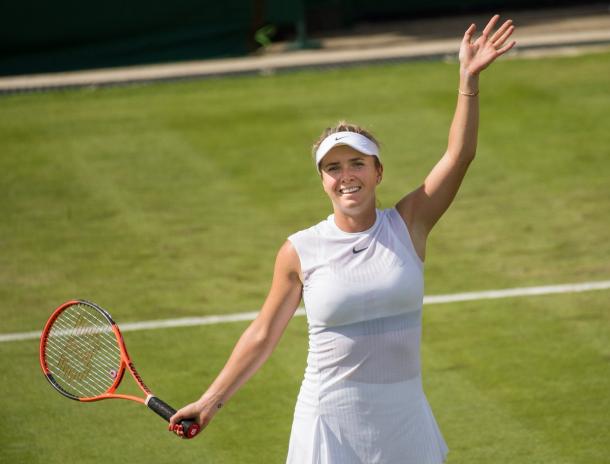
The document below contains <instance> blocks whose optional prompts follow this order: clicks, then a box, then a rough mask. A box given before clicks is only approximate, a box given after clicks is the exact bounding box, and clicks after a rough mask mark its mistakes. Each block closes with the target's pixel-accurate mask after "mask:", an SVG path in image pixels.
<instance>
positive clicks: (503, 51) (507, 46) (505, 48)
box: [496, 40, 517, 56]
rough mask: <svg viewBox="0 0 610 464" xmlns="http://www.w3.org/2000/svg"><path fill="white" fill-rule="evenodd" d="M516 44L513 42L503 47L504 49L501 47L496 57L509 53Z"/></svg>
mask: <svg viewBox="0 0 610 464" xmlns="http://www.w3.org/2000/svg"><path fill="white" fill-rule="evenodd" d="M516 43H517V42H515V41H514V40H513V41H512V42H511V43H509V44H508V45H505V46H504V47H502V48H501V49H500V50H498V51H497V52H496V55H497V56H500V55H503V54H504V53H506V52H507V51H509V50H510V49H511V48H513V47H514V46H515V44H516Z"/></svg>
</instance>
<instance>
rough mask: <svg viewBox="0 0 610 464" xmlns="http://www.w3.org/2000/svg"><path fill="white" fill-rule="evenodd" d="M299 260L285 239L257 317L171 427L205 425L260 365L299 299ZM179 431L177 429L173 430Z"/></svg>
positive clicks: (171, 422)
mask: <svg viewBox="0 0 610 464" xmlns="http://www.w3.org/2000/svg"><path fill="white" fill-rule="evenodd" d="M299 273H300V262H299V258H298V255H297V253H296V251H295V249H294V247H293V246H292V244H291V243H290V242H289V241H287V242H286V243H284V245H283V246H282V247H281V248H280V250H279V252H278V254H277V258H276V261H275V269H274V272H273V281H272V283H271V290H270V291H269V295H268V296H267V299H266V300H265V303H264V304H263V307H262V309H261V311H260V313H259V314H258V316H257V318H256V319H255V320H254V321H253V322H252V323H251V324H250V325H249V326H248V328H247V329H246V330H245V331H244V333H243V334H242V336H241V337H240V339H239V341H238V342H237V344H236V345H235V348H234V349H233V352H232V353H231V356H230V357H229V360H228V361H227V363H226V364H225V366H224V368H223V369H222V371H221V372H220V374H219V375H218V377H216V379H215V380H214V382H212V384H211V385H210V387H209V388H208V389H207V390H206V392H205V393H204V394H203V395H202V396H201V398H199V400H197V401H195V402H194V403H191V404H189V405H187V406H185V407H183V408H182V409H180V410H179V411H177V412H176V414H175V415H174V416H172V418H171V420H170V430H174V427H175V425H176V423H179V422H180V421H181V420H182V419H184V418H193V419H194V420H196V421H197V422H198V423H199V425H200V426H201V428H204V427H205V426H206V425H207V424H208V423H209V422H210V421H211V420H212V418H213V417H214V414H216V412H217V411H218V409H220V408H221V407H222V406H223V405H224V403H226V402H227V401H228V400H229V398H231V396H233V394H235V392H236V391H237V390H239V388H240V387H241V386H242V385H243V384H244V383H245V382H246V381H247V380H248V379H249V378H250V377H252V375H254V373H255V372H256V371H257V370H258V369H259V368H260V367H261V366H262V365H263V363H264V362H265V361H266V360H267V358H268V357H269V355H270V354H271V353H272V351H273V349H274V348H275V347H276V345H277V343H278V341H279V340H280V337H281V336H282V334H283V333H284V330H285V328H286V326H287V325H288V322H289V321H290V319H291V318H292V316H293V315H294V312H295V310H296V309H297V307H298V305H299V302H300V300H301V289H302V285H301V281H300V278H299ZM179 432H180V431H178V430H176V433H178V434H179V435H180V433H179Z"/></svg>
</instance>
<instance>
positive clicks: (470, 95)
mask: <svg viewBox="0 0 610 464" xmlns="http://www.w3.org/2000/svg"><path fill="white" fill-rule="evenodd" d="M458 93H459V94H460V95H465V96H466V97H476V96H477V95H478V94H479V90H478V89H477V91H476V92H474V93H468V92H462V90H461V89H458Z"/></svg>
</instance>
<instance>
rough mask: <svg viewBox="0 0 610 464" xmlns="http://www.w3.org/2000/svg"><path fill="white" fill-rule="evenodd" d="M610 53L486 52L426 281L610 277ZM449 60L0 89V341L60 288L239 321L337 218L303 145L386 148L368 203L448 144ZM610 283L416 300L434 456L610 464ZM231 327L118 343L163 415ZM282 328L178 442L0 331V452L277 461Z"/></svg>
mask: <svg viewBox="0 0 610 464" xmlns="http://www.w3.org/2000/svg"><path fill="white" fill-rule="evenodd" d="M609 74H610V55H608V54H605V55H604V54H601V55H600V54H598V55H591V56H584V57H578V58H555V59H544V60H536V61H521V60H514V61H502V62H499V63H496V64H495V65H494V66H493V67H492V68H491V69H490V70H489V71H486V74H485V75H484V76H483V77H482V83H481V103H482V109H481V113H482V117H481V119H482V120H481V131H480V139H479V149H478V154H477V159H476V161H475V162H474V164H473V165H472V167H471V170H470V172H469V174H468V176H467V178H466V181H465V183H464V185H463V187H462V189H461V191H460V194H459V195H458V198H457V200H456V202H455V204H454V205H453V206H452V208H451V209H450V210H449V212H448V213H447V214H446V215H445V217H444V218H443V219H442V220H441V221H440V223H439V224H438V225H437V227H436V229H435V230H434V232H433V234H432V236H431V239H430V242H429V246H428V254H427V260H426V293H427V294H438V293H451V292H462V291H471V290H481V289H494V288H504V287H515V286H528V285H545V284H555V283H563V282H579V281H589V280H606V279H608V278H610V244H609V242H608V240H607V236H608V230H610V215H608V214H607V212H608V211H610V182H608V179H610V161H609V159H608V156H607V154H608V148H607V147H608V146H610V131H608V127H610V113H609V112H608V108H609V107H610V82H609V81H608V79H607V77H606V76H608V75H609ZM456 85H457V76H456V69H455V65H450V64H446V63H416V64H401V65H384V66H374V67H362V68H353V69H341V70H328V71H323V72H318V71H303V72H298V73H293V74H285V75H276V76H267V77H242V78H233V79H222V80H220V79H219V80H207V81H199V82H190V83H175V84H158V85H148V86H141V87H127V88H114V89H103V90H80V91H70V92H58V93H48V94H36V95H16V96H11V97H4V98H2V99H1V100H0V142H1V153H0V191H2V192H3V201H1V202H0V213H1V215H2V218H3V220H2V221H1V222H0V245H1V247H2V253H1V254H0V301H1V302H2V303H1V311H2V313H1V314H2V323H1V325H0V332H1V333H10V332H19V331H30V330H36V329H40V328H41V327H42V325H43V324H44V321H45V320H46V318H47V317H48V315H49V314H50V312H51V311H52V309H53V308H54V307H55V306H57V305H58V304H59V303H61V302H62V301H64V300H66V299H69V298H74V297H79V298H87V299H91V300H93V301H96V302H98V303H99V304H101V305H102V306H103V307H106V308H107V309H109V310H110V312H111V313H112V314H113V315H114V316H115V318H116V319H117V320H118V322H119V323H121V322H128V321H137V320H147V319H163V318H170V317H181V316H189V315H205V314H223V313H233V312H241V311H249V310H253V309H256V308H258V307H259V306H260V304H261V302H262V300H263V298H264V297H265V294H266V292H267V290H268V286H269V282H270V278H271V272H272V266H273V259H274V255H275V253H276V250H277V249H278V247H279V246H280V245H281V243H282V242H283V241H284V240H285V238H286V236H287V235H289V234H290V233H292V232H294V231H296V230H299V229H302V228H305V227H307V226H309V225H311V224H313V223H315V222H317V221H319V220H320V219H322V218H324V217H325V216H326V215H327V214H329V213H330V206H329V204H328V200H327V199H326V197H325V196H324V194H323V192H322V189H321V187H320V184H319V180H318V179H317V177H316V175H315V169H314V167H313V163H312V161H311V159H310V156H309V147H310V145H311V143H312V142H313V140H314V139H315V138H317V136H318V134H319V132H320V131H321V130H322V129H323V128H324V127H326V126H327V125H329V124H332V123H334V122H335V121H336V120H338V119H342V118H346V119H349V120H353V121H356V122H359V123H361V124H363V125H365V126H368V127H370V128H371V129H372V130H373V132H374V133H375V134H376V135H377V136H378V137H379V138H380V139H381V141H382V143H383V147H382V148H383V153H382V156H383V159H384V164H385V176H384V182H383V183H382V185H381V186H380V192H379V194H380V200H381V202H382V205H383V207H389V206H391V205H392V204H393V203H395V202H396V201H397V200H398V199H399V198H400V197H401V196H402V195H404V194H405V193H406V192H408V191H410V190H412V189H413V188H415V187H416V186H417V185H418V183H419V182H421V180H422V179H423V177H424V176H425V174H426V173H427V172H428V171H429V169H430V168H431V167H432V166H433V164H434V163H435V162H436V160H438V158H439V157H440V155H441V154H442V152H443V150H444V148H445V144H446V137H447V132H448V128H449V124H450V121H451V117H452V112H453V108H454V105H455V98H456ZM608 296H609V292H608V291H598V292H591V293H584V294H572V295H554V296H545V297H531V298H514V299H506V300H494V301H480V302H467V303H457V304H448V305H438V306H429V307H426V310H425V312H426V315H425V327H424V346H423V357H424V360H423V362H424V375H425V382H426V388H427V390H426V391H427V393H428V396H429V399H430V402H431V404H432V407H433V409H434V411H435V414H436V416H437V419H438V421H439V422H440V425H441V428H442V430H443V433H444V434H445V438H446V439H447V441H448V444H449V446H450V448H451V450H452V451H451V453H450V455H449V456H450V458H449V463H469V464H476V463H488V462H494V463H511V464H512V463H515V462H528V463H587V464H588V463H592V462H604V459H607V456H608V454H609V453H610V446H609V445H608V444H607V441H606V440H605V437H604V435H603V433H602V432H601V431H602V430H604V428H605V426H606V425H607V421H606V417H607V415H608V413H609V411H610V404H609V400H608V395H607V392H608V390H609V388H610V376H608V374H607V373H608V367H609V364H608V363H609V362H610V348H608V346H609V345H608V343H607V340H608V339H609V336H610V324H609V322H610V321H609V320H608V319H609V318H610V313H609V311H608V308H607V301H608ZM245 326H246V324H245V323H234V324H222V325H218V326H208V327H197V328H188V329H171V330H161V331H149V332H133V333H128V334H127V335H126V337H127V344H128V347H129V348H130V352H131V354H132V356H133V357H134V359H135V360H136V363H137V365H138V367H139V370H140V371H141V374H142V376H143V377H144V379H145V380H146V381H148V383H149V384H150V385H151V387H152V388H153V390H155V392H156V393H158V394H159V395H160V396H161V397H162V398H164V399H165V400H166V401H168V402H170V403H173V404H175V405H176V406H177V405H180V404H182V403H183V402H186V401H189V400H191V399H194V398H195V397H196V396H197V395H198V394H200V392H201V391H203V389H204V388H205V386H206V385H207V384H209V382H210V381H211V380H212V379H213V377H214V375H215V374H216V373H217V372H218V370H219V369H220V368H221V367H222V365H223V363H224V361H225V360H226V357H227V356H228V354H229V353H230V350H231V348H232V346H233V344H234V342H235V341H236V339H237V338H238V336H239V334H240V333H241V331H242V330H243V329H244V327H245ZM306 345H307V336H306V323H305V320H304V319H303V318H296V319H295V320H294V321H293V322H292V323H291V324H290V326H289V328H288V330H287V333H286V334H285V336H284V338H283V340H282V343H281V344H280V346H279V347H278V350H277V351H276V353H275V354H274V355H273V356H272V358H271V359H270V360H269V362H268V363H267V364H266V365H265V367H264V368H263V369H262V370H261V371H260V372H259V373H258V374H257V375H256V376H255V377H254V378H253V379H252V381H251V382H250V383H248V384H247V385H246V386H245V387H244V389H243V390H241V391H240V392H239V393H238V394H237V395H236V397H235V398H234V400H233V401H232V402H231V403H230V404H229V405H228V406H227V408H226V409H224V410H223V411H222V412H221V413H220V414H219V415H218V416H217V417H216V419H215V420H214V422H213V423H212V425H211V426H210V427H209V428H208V429H207V430H206V433H205V435H204V436H202V437H200V438H198V439H197V440H195V441H193V442H182V441H180V440H176V439H174V438H173V437H171V436H170V435H169V433H167V432H164V431H163V423H162V421H160V420H158V419H156V418H155V417H154V414H152V413H150V412H147V411H145V410H143V409H142V408H141V407H140V406H138V405H136V404H132V403H127V402H118V401H115V402H103V403H98V404H90V405H78V404H76V403H75V402H70V401H69V400H66V399H64V398H61V397H60V396H59V395H56V394H55V393H54V392H53V391H52V390H51V389H50V387H49V386H48V385H47V383H46V381H45V379H44V378H43V376H42V375H41V373H40V369H39V367H38V360H37V344H36V342H33V341H23V342H11V343H2V344H0V368H1V369H2V372H3V379H4V380H3V381H2V382H1V383H0V395H1V397H2V398H3V400H2V406H3V410H4V414H3V416H2V419H0V441H1V444H2V446H1V447H0V462H11V463H13V462H14V463H18V462H31V463H37V462H45V463H55V462H66V461H67V462H70V461H76V460H78V461H79V462H83V463H90V462H115V461H118V460H119V459H126V460H129V461H132V462H134V463H138V462H175V461H176V459H177V457H178V458H179V459H181V460H183V459H184V460H186V461H198V462H201V461H204V462H209V463H263V462H265V463H267V462H268V463H280V462H283V461H284V459H285V453H286V448H287V443H288V436H289V433H290V423H291V416H292V409H293V406H294V401H295V399H296V393H297V391H298V387H299V383H300V379H301V377H302V373H303V368H304V364H305V355H306V349H307V346H306Z"/></svg>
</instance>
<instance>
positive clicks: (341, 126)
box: [311, 121, 381, 166]
mask: <svg viewBox="0 0 610 464" xmlns="http://www.w3.org/2000/svg"><path fill="white" fill-rule="evenodd" d="M336 132H355V133H356V134H360V135H364V136H365V137H366V138H367V139H369V140H370V141H371V142H373V143H374V144H375V145H377V146H378V147H380V148H381V145H380V144H379V141H378V140H377V139H376V138H375V136H374V135H373V134H371V133H370V132H369V131H368V130H367V129H365V128H363V127H361V126H359V125H357V124H351V123H349V122H347V121H339V122H338V123H337V125H336V126H334V127H327V128H326V129H324V131H323V132H322V135H320V137H319V138H318V140H316V141H315V143H314V144H313V147H312V149H311V154H312V156H313V157H314V160H315V157H316V151H317V150H318V147H319V146H320V144H321V143H322V141H323V140H324V139H325V138H326V137H328V136H329V135H330V134H334V133H336ZM380 164H381V163H380V161H379V158H377V157H376V156H375V165H377V166H379V165H380Z"/></svg>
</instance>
